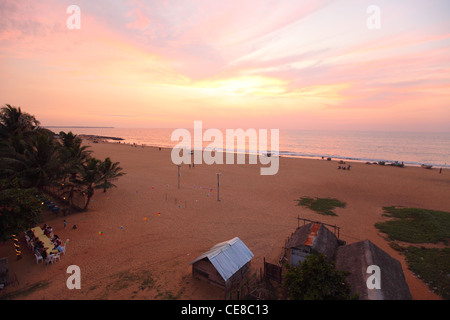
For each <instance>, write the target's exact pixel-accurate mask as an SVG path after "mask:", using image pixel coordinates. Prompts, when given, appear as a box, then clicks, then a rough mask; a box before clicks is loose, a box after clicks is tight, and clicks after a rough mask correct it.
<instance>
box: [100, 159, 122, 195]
mask: <svg viewBox="0 0 450 320" xmlns="http://www.w3.org/2000/svg"><path fill="white" fill-rule="evenodd" d="M119 164H120V163H119V162H112V161H111V159H110V158H109V157H108V158H106V159H105V161H103V162H102V163H101V166H100V169H101V172H102V179H101V180H102V184H101V185H99V186H98V187H99V188H103V192H106V189H109V188H112V187H115V186H116V185H114V184H113V183H111V181H112V180H116V179H118V178H119V177H121V176H123V175H125V174H126V173H125V172H121V171H122V168H121V167H119Z"/></svg>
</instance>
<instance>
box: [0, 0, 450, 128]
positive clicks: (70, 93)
mask: <svg viewBox="0 0 450 320" xmlns="http://www.w3.org/2000/svg"><path fill="white" fill-rule="evenodd" d="M75 2H76V3H74V1H56V0H46V1H33V0H28V1H13V0H5V1H1V2H0V21H1V22H0V83H1V86H0V97H1V101H0V102H1V104H2V105H4V104H6V103H7V104H11V105H14V106H20V107H21V108H22V109H23V110H24V111H25V112H28V113H30V114H33V115H35V116H36V117H37V118H38V119H39V120H40V121H41V123H42V125H44V126H45V125H48V126H50V125H51V126H58V125H61V126H69V125H77V126H83V125H84V126H115V127H171V128H176V127H190V126H192V123H193V121H194V120H202V121H203V123H204V126H205V127H219V128H225V127H246V128H248V127H260V128H280V129H321V130H323V129H344V130H395V131H403V130H404V131H449V130H450V19H448V13H449V12H450V4H449V2H448V1H446V0H441V1H438V0H432V1H430V0H427V1H425V0H423V1H419V0H414V1H406V0H402V1H386V0H380V1H375V2H373V1H350V0H348V1H346V0H334V1H333V0H320V1H269V0H267V1H266V0H258V1H253V0H244V1H242V0H241V1H200V0H192V1H181V0H180V1H163V0H155V1H143V0H142V1H140V0H128V1H107V0H96V1H87V0H86V1H85V0H80V1H75ZM72 4H75V5H77V6H79V8H80V19H81V20H80V21H81V25H80V29H73V30H72V29H69V28H68V27H67V20H68V18H69V17H70V14H68V13H67V12H66V10H67V8H68V7H69V6H70V5H72ZM371 5H376V6H377V7H378V8H379V9H380V15H379V23H380V25H379V28H378V29H370V28H369V27H368V25H367V23H368V19H370V18H371V13H368V11H367V9H368V7H369V6H371Z"/></svg>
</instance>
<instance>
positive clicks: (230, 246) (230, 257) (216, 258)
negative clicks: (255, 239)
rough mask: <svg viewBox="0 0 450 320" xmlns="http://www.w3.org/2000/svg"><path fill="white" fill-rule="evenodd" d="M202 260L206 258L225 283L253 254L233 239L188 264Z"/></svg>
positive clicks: (239, 240) (216, 246) (238, 240)
mask: <svg viewBox="0 0 450 320" xmlns="http://www.w3.org/2000/svg"><path fill="white" fill-rule="evenodd" d="M204 258H208V260H209V261H210V262H211V263H212V265H213V266H214V268H216V270H217V272H219V274H220V275H221V276H222V278H223V279H224V280H225V281H227V280H228V279H229V278H230V277H231V276H232V275H233V274H234V273H235V272H236V271H238V270H239V269H240V268H242V267H243V266H244V265H245V264H246V263H247V262H249V261H250V260H251V259H252V258H253V253H252V252H251V251H250V250H249V249H248V248H247V246H246V245H245V244H244V243H243V242H242V240H241V239H239V238H238V237H235V238H233V239H231V240H228V241H224V242H221V243H218V244H216V245H215V246H214V247H212V248H211V249H209V251H207V252H205V253H203V254H202V255H200V256H199V257H198V258H197V259H195V260H194V261H192V262H191V263H190V264H194V263H196V262H197V261H199V260H202V259H204Z"/></svg>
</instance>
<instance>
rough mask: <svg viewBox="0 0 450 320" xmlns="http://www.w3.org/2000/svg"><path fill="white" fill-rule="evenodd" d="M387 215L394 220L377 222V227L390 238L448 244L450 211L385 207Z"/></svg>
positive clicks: (411, 241)
mask: <svg viewBox="0 0 450 320" xmlns="http://www.w3.org/2000/svg"><path fill="white" fill-rule="evenodd" d="M383 209H384V211H385V216H387V217H392V218H394V219H393V220H389V221H385V222H380V223H376V224H375V227H376V228H377V229H379V230H380V231H381V232H383V233H385V234H387V235H388V237H389V239H390V240H393V241H395V240H398V241H404V242H409V243H437V242H439V241H443V242H445V243H446V244H448V240H449V239H450V213H449V212H443V211H434V210H427V209H418V208H405V207H384V208H383Z"/></svg>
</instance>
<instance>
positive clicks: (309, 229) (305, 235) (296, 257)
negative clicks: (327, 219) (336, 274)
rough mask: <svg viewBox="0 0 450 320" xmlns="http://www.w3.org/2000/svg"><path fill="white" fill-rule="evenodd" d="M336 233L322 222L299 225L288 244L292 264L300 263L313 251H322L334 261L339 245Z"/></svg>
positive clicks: (287, 252)
mask: <svg viewBox="0 0 450 320" xmlns="http://www.w3.org/2000/svg"><path fill="white" fill-rule="evenodd" d="M338 245H339V244H338V239H337V237H336V235H335V234H334V233H333V232H331V231H330V230H328V229H327V228H326V227H325V226H324V225H323V224H322V223H319V222H311V223H308V224H305V225H303V226H301V227H298V228H297V229H296V230H295V231H294V233H293V234H292V235H291V236H290V238H289V240H288V242H287V244H286V258H287V260H288V261H289V263H290V264H291V265H299V264H300V263H301V262H303V260H305V258H306V257H307V256H308V255H309V254H311V253H314V252H316V253H322V254H324V255H325V256H326V257H327V258H328V260H329V261H333V260H334V258H335V254H336V249H337V247H338Z"/></svg>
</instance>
